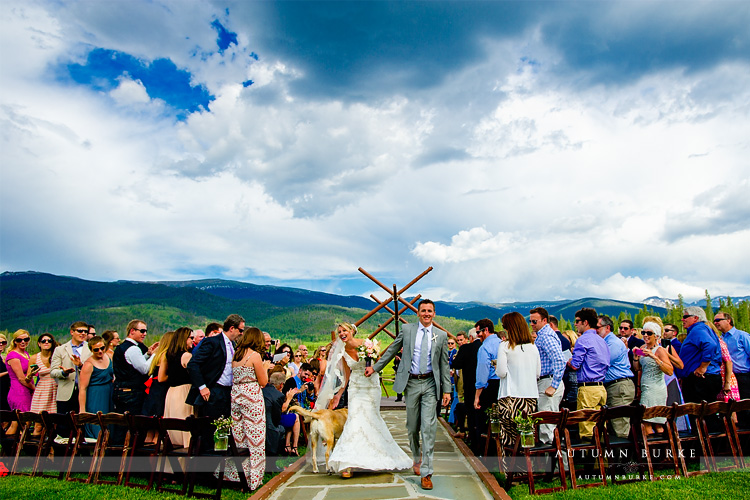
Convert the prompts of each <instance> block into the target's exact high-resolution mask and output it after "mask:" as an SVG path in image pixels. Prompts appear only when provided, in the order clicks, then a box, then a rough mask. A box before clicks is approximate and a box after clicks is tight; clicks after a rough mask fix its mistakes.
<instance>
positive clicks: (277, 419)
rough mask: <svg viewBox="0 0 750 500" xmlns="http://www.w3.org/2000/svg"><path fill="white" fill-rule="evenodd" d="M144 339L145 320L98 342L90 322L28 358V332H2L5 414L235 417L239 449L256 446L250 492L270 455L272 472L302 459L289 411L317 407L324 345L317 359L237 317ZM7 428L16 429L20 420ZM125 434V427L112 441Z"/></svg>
mask: <svg viewBox="0 0 750 500" xmlns="http://www.w3.org/2000/svg"><path fill="white" fill-rule="evenodd" d="M147 334H148V327H147V325H146V323H145V322H144V321H142V320H139V319H135V320H133V321H131V322H130V323H129V324H128V325H127V327H126V329H125V335H124V338H122V339H121V337H120V335H119V334H118V332H116V331H106V332H104V333H103V334H102V335H101V336H99V335H97V334H96V330H95V328H94V327H93V326H92V325H88V324H87V323H85V322H82V321H78V322H75V323H73V324H72V325H71V326H70V340H69V341H67V342H65V343H63V344H58V343H57V341H56V340H55V338H54V336H53V335H51V334H49V333H44V334H42V335H40V336H39V337H38V338H37V339H35V341H36V343H37V346H38V348H39V352H38V353H37V354H35V355H31V354H30V353H29V345H30V343H31V342H32V341H33V340H32V338H31V335H30V333H29V332H28V331H26V330H18V331H16V332H15V333H14V334H12V335H11V336H10V339H7V338H6V337H5V336H4V335H1V334H0V351H2V352H3V356H2V364H1V365H0V409H10V410H20V411H33V412H42V411H49V412H53V413H54V412H57V413H68V412H71V411H72V412H84V411H85V412H89V413H96V412H99V411H101V412H102V413H109V412H113V411H114V412H117V413H125V412H130V413H131V414H134V415H147V416H163V417H167V418H180V419H185V418H187V417H188V416H189V415H196V416H201V417H203V416H205V417H210V419H211V420H212V421H213V420H215V419H218V418H220V417H231V419H232V434H233V436H234V438H235V441H236V444H237V446H238V447H240V448H247V449H249V450H250V456H249V458H248V459H246V460H245V461H244V463H243V469H244V473H245V477H246V478H247V480H248V483H249V484H250V486H251V488H252V489H255V488H257V487H258V486H259V485H260V484H261V482H262V479H263V474H264V472H265V470H266V469H267V464H266V462H267V457H268V459H270V460H268V464H270V465H271V466H275V460H273V459H275V457H278V456H279V455H282V454H288V455H298V454H299V452H298V451H297V446H298V441H299V437H300V430H301V425H300V424H301V423H300V420H299V417H298V415H297V414H296V413H293V412H289V408H290V407H291V406H294V405H299V406H302V407H304V408H307V409H310V408H312V407H313V406H314V402H315V399H316V395H317V392H318V390H319V389H320V385H321V382H322V375H321V374H322V373H323V370H324V369H325V357H326V351H327V347H321V348H318V349H317V350H316V351H315V353H314V354H313V356H310V354H309V352H308V349H307V347H306V346H305V345H299V346H297V348H296V349H293V348H292V347H291V346H290V345H289V344H287V343H282V342H281V341H279V340H273V339H272V338H271V335H270V334H269V333H267V332H262V331H261V330H259V329H258V328H254V327H250V328H246V327H245V320H244V319H243V318H242V317H241V316H239V315H237V314H232V315H230V316H229V317H228V318H227V319H226V320H225V322H224V323H223V324H219V323H210V324H208V325H207V326H206V328H205V331H204V330H193V329H191V328H187V327H182V328H178V329H177V330H175V331H170V332H167V333H165V334H164V335H162V337H161V338H160V339H159V340H158V341H157V342H153V343H152V344H151V345H149V346H147V345H146V344H145V340H146V336H147ZM321 365H323V369H321ZM3 427H4V429H3V430H4V431H5V432H7V433H9V434H12V433H14V432H16V428H15V427H16V425H15V423H11V424H10V425H5V424H3ZM69 431H70V428H69V427H68V428H63V429H59V436H58V438H57V440H58V441H64V439H66V436H67V435H68V434H69ZM204 431H205V432H204V435H203V436H202V445H203V446H204V448H205V449H210V448H213V442H214V441H213V434H214V428H213V427H211V426H207V427H206V428H205V429H204ZM34 432H35V433H39V432H41V428H37V429H35V431H34ZM84 432H85V437H86V438H96V437H97V436H98V434H99V427H98V426H95V425H87V426H86V427H85V430H84ZM124 437H125V436H124V431H122V434H120V435H115V436H114V439H115V440H122V439H124ZM146 439H147V440H153V439H155V436H147V438H146ZM169 439H170V441H171V442H172V444H173V445H174V446H176V447H182V446H187V444H188V442H189V439H190V435H189V433H187V432H178V431H170V433H169ZM238 476H239V474H238V471H237V470H236V468H235V466H234V463H233V462H231V461H229V462H228V463H227V471H226V477H227V478H228V479H230V480H235V481H238V480H239V477H238Z"/></svg>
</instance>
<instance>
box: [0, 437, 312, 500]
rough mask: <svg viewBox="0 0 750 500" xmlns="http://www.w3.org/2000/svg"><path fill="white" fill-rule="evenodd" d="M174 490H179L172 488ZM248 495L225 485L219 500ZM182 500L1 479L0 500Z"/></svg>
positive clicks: (44, 480)
mask: <svg viewBox="0 0 750 500" xmlns="http://www.w3.org/2000/svg"><path fill="white" fill-rule="evenodd" d="M299 452H300V456H302V455H304V454H305V452H306V449H305V448H304V447H300V449H299ZM298 458H299V457H281V458H279V459H277V461H276V465H277V466H278V467H286V466H288V465H290V464H292V463H293V462H295V461H296V460H297V459H298ZM276 475H277V474H275V473H274V474H271V473H266V474H265V475H264V476H263V484H266V483H267V482H268V481H270V480H271V478H273V477H275V476H276ZM74 476H75V477H81V478H83V477H86V476H84V475H83V474H75V475H74ZM103 478H104V479H108V480H113V479H114V477H107V476H103ZM131 480H133V481H134V482H142V483H143V484H146V480H143V481H139V480H138V479H133V478H131ZM171 487H173V488H175V489H177V488H179V486H177V485H174V486H171ZM195 490H196V491H197V492H202V493H213V492H214V491H215V489H214V484H211V488H206V487H203V486H199V485H196V487H195ZM250 495H251V493H247V492H243V491H242V490H240V489H239V486H238V487H237V489H234V488H232V485H228V483H226V482H225V483H224V486H223V488H222V490H221V498H222V500H247V498H248V497H249V496H250ZM178 498H182V499H184V498H185V497H184V496H182V495H179V494H176V493H167V492H155V491H144V490H140V489H137V488H129V487H126V486H114V485H92V484H83V483H73V482H68V481H58V480H57V479H56V478H51V477H33V478H32V477H27V476H5V477H0V500H5V499H13V500H51V499H55V500H59V499H64V500H92V499H96V500H99V499H103V500H176V499H178Z"/></svg>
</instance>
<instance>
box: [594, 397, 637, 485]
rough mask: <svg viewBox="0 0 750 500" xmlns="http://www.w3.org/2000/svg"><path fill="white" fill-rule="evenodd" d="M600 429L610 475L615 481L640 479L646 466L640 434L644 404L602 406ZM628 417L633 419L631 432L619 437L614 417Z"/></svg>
mask: <svg viewBox="0 0 750 500" xmlns="http://www.w3.org/2000/svg"><path fill="white" fill-rule="evenodd" d="M601 412H602V414H601V429H602V431H603V432H602V434H603V439H604V444H603V447H604V450H605V458H606V459H607V475H608V476H609V480H610V481H612V483H613V484H624V483H632V482H635V481H640V480H642V479H643V478H644V477H645V475H646V474H645V471H646V467H645V466H644V465H643V462H641V446H640V441H639V438H640V436H641V434H640V427H641V414H642V413H643V407H641V406H633V405H624V406H613V407H608V406H603V407H602V409H601ZM618 418H627V419H628V420H629V421H630V424H629V427H628V435H627V436H626V437H620V436H618V435H617V434H616V433H615V426H614V422H613V420H615V419H618Z"/></svg>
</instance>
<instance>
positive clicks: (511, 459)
mask: <svg viewBox="0 0 750 500" xmlns="http://www.w3.org/2000/svg"><path fill="white" fill-rule="evenodd" d="M567 415H568V410H566V409H563V410H561V411H540V412H537V413H534V414H533V415H532V417H534V418H540V419H541V421H540V422H539V423H538V424H537V425H536V426H535V428H534V438H535V442H536V445H535V446H534V447H533V448H523V447H522V446H521V436H520V435H519V436H518V438H517V439H516V441H515V443H514V444H513V446H505V447H501V443H500V438H499V437H497V436H496V437H495V440H496V441H495V443H496V444H497V446H498V450H501V449H502V450H503V451H504V455H505V465H504V464H503V460H502V458H501V457H498V463H499V466H500V470H504V471H505V489H506V490H510V488H511V486H513V483H516V482H521V481H523V479H526V481H527V482H528V485H529V493H530V494H532V495H534V494H540V493H551V492H553V491H564V490H567V488H568V485H567V481H566V479H565V462H564V460H563V455H564V454H565V451H564V450H563V448H562V433H563V429H564V427H565V420H566V418H567ZM541 424H550V425H554V426H555V430H554V433H553V438H552V442H551V443H542V442H540V441H539V425H541ZM521 457H523V459H524V465H525V467H524V466H522V465H521ZM535 458H543V459H544V463H546V462H547V461H549V462H550V463H551V466H552V470H550V471H539V472H536V471H537V467H535V464H534V461H535V460H534V459H535ZM555 459H556V460H557V461H556V462H555ZM536 461H537V463H539V460H536ZM555 468H557V469H558V475H559V478H560V486H554V487H549V488H541V489H537V488H536V486H535V484H534V478H535V477H541V476H542V475H545V476H547V477H549V479H550V480H551V476H552V475H553V474H554V470H555Z"/></svg>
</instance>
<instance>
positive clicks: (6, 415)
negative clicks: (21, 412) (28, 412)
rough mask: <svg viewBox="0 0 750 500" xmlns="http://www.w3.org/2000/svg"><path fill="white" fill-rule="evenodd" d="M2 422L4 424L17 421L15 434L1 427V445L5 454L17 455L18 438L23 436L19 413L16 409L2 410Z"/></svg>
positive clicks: (0, 418)
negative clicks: (8, 432) (19, 423)
mask: <svg viewBox="0 0 750 500" xmlns="http://www.w3.org/2000/svg"><path fill="white" fill-rule="evenodd" d="M0 422H2V423H3V425H4V424H12V423H13V422H15V423H16V431H15V432H14V433H13V434H6V433H5V430H6V429H5V428H0V447H2V454H3V456H6V457H15V455H16V449H17V448H18V440H19V439H20V438H21V426H20V425H18V415H17V414H16V412H15V411H14V410H0Z"/></svg>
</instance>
